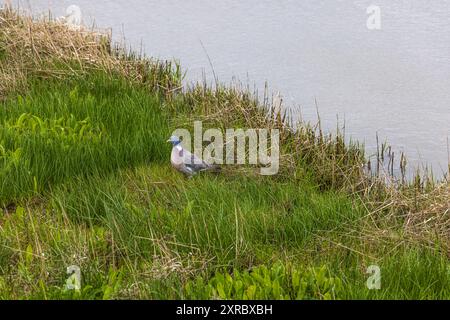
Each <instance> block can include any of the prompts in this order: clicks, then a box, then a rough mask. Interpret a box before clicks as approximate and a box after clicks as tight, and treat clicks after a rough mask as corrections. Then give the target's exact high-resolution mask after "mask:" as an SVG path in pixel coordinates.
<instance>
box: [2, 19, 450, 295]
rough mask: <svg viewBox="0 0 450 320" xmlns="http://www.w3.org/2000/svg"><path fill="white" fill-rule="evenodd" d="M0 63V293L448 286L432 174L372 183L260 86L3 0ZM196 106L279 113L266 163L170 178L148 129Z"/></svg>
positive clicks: (449, 291)
mask: <svg viewBox="0 0 450 320" xmlns="http://www.w3.org/2000/svg"><path fill="white" fill-rule="evenodd" d="M0 70H1V74H0V79H1V84H0V95H1V99H2V102H1V105H0V207H1V208H2V210H1V211H0V298H3V299H6V298H17V299H30V298H31V299H32V298H46V299H57V298H67V299H71V298H73V299H76V298H85V299H111V298H119V299H120V298H141V299H143V298H146V299H174V298H186V299H196V298H204V299H212V298H225V299H226V298H237V299H241V298H245V299H266V298H283V299H297V298H298V299H356V298H362V299H376V298H381V299H384V298H396V299H432V298H436V299H448V298H450V272H449V267H450V264H449V260H448V258H449V253H450V251H449V236H450V232H449V228H450V218H449V214H450V213H449V192H450V186H449V183H448V181H446V180H444V181H441V182H432V181H430V180H424V179H422V178H420V177H417V178H416V180H415V181H413V182H412V183H406V182H404V183H399V184H390V185H386V184H385V183H383V181H381V179H380V178H379V177H377V176H372V175H370V174H367V173H366V170H364V168H363V167H364V165H365V164H366V159H365V156H364V152H363V150H362V148H361V147H360V146H359V145H358V144H351V145H348V144H345V143H344V140H345V139H344V137H342V135H339V134H338V135H329V134H325V133H324V132H322V131H321V129H320V126H311V125H309V124H305V123H300V124H298V130H295V131H294V130H293V129H292V127H291V126H290V125H288V121H286V119H284V117H283V115H281V114H274V113H273V112H271V111H269V110H271V109H272V108H271V105H270V103H269V102H268V100H269V99H264V100H263V101H258V99H257V98H255V97H254V95H252V94H251V93H249V92H247V91H246V90H244V89H242V88H239V87H229V86H228V87H227V86H220V85H219V86H218V87H215V88H210V87H208V86H206V85H204V84H199V85H196V86H193V87H190V88H186V87H183V86H182V83H181V79H182V76H181V75H182V73H181V71H180V68H179V66H177V65H176V64H174V63H170V62H159V61H153V60H149V59H144V58H140V57H134V56H133V55H130V54H125V53H124V52H123V51H121V50H119V49H116V48H114V47H113V46H112V45H111V43H110V41H109V38H108V37H106V36H102V35H98V34H93V33H91V32H83V31H81V32H80V31H71V30H69V29H67V28H66V27H64V26H62V25H58V24H54V23H51V22H48V21H40V22H37V21H31V20H30V19H28V18H24V17H19V16H17V15H16V14H15V13H13V12H10V11H3V12H1V13H0ZM268 114H269V116H268ZM195 120H202V121H203V125H204V127H205V128H206V127H214V128H221V129H225V128H278V129H280V132H281V166H280V172H279V174H278V175H275V176H260V175H259V174H258V168H255V167H252V166H246V165H244V166H230V167H225V168H224V170H223V172H222V174H220V175H208V174H202V175H198V176H196V177H194V178H193V179H185V178H184V177H183V176H182V175H180V174H179V173H177V172H176V171H174V170H173V169H172V168H171V166H170V163H169V154H170V145H168V144H167V143H166V142H165V141H166V140H167V138H168V136H170V133H171V132H172V130H173V129H175V128H180V127H183V128H191V127H192V125H193V121H195ZM370 265H378V266H379V267H380V270H381V277H382V278H381V279H382V280H381V288H380V289H379V290H369V289H368V288H367V286H366V281H367V279H368V277H369V276H370V274H366V269H367V267H368V266H370ZM70 266H78V267H79V268H80V271H81V276H82V282H81V290H67V289H66V288H65V285H66V281H67V279H68V277H69V275H68V273H67V268H68V267H70Z"/></svg>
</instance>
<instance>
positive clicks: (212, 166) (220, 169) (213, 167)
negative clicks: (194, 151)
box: [207, 164, 222, 173]
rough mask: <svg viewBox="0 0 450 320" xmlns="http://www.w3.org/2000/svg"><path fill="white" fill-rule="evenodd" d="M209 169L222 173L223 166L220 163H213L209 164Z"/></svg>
mask: <svg viewBox="0 0 450 320" xmlns="http://www.w3.org/2000/svg"><path fill="white" fill-rule="evenodd" d="M207 170H208V171H211V172H214V173H220V172H221V171H222V167H221V166H219V165H218V164H212V165H210V166H208V169H207Z"/></svg>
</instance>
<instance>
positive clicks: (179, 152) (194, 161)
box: [167, 136, 220, 178]
mask: <svg viewBox="0 0 450 320" xmlns="http://www.w3.org/2000/svg"><path fill="white" fill-rule="evenodd" d="M167 142H170V143H171V144H172V145H173V148H172V153H171V154H170V163H171V164H172V166H173V167H174V168H175V169H177V170H178V171H180V172H182V173H184V174H185V175H186V176H187V177H189V178H190V177H192V176H193V175H195V174H197V173H198V172H200V171H207V170H211V171H215V172H217V171H220V167H219V166H217V165H213V164H209V163H206V162H205V161H203V160H202V159H200V158H199V157H197V156H196V155H195V154H192V153H190V152H189V151H187V150H186V149H184V148H183V147H182V146H181V141H180V138H178V137H177V136H171V137H170V138H169V140H167Z"/></svg>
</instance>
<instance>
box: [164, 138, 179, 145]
mask: <svg viewBox="0 0 450 320" xmlns="http://www.w3.org/2000/svg"><path fill="white" fill-rule="evenodd" d="M167 142H170V143H171V144H172V145H174V146H176V145H178V144H180V143H181V140H180V138H178V137H177V136H171V137H170V138H169V140H167Z"/></svg>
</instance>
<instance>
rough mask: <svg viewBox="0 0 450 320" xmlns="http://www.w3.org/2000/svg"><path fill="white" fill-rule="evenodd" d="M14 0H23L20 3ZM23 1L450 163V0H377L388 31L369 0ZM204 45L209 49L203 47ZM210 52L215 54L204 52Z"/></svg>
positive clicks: (193, 71) (438, 163) (414, 160)
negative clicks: (71, 12) (371, 25)
mask: <svg viewBox="0 0 450 320" xmlns="http://www.w3.org/2000/svg"><path fill="white" fill-rule="evenodd" d="M13 2H15V3H16V4H17V3H18V2H19V1H13ZM20 4H21V7H22V8H28V9H30V8H31V10H32V11H33V12H34V13H39V12H43V11H45V10H47V9H51V10H52V12H53V13H54V14H55V15H56V16H59V15H63V14H64V13H65V9H66V8H67V7H68V6H69V5H72V4H75V5H78V6H79V7H80V8H81V11H82V14H83V22H84V23H85V24H91V23H92V21H95V22H96V24H97V25H98V26H100V27H111V28H112V29H113V34H114V36H115V37H116V39H120V38H122V37H123V36H125V39H126V41H127V43H129V44H130V45H132V46H133V47H134V48H137V49H139V48H140V47H141V45H142V47H143V48H144V50H145V52H146V54H147V55H151V56H155V57H159V58H163V59H171V58H176V59H178V60H180V61H181V63H182V65H183V66H184V68H187V69H188V79H189V80H199V79H201V77H202V72H203V71H204V72H205V73H206V75H207V77H208V78H209V79H212V72H211V67H210V64H209V61H208V57H207V54H208V55H209V57H210V59H211V62H212V65H213V68H214V71H215V73H216V74H217V76H218V78H219V80H220V81H222V82H228V81H230V80H231V79H232V77H233V76H236V77H237V78H239V79H240V80H242V81H244V82H249V83H250V84H251V85H253V84H255V86H256V87H257V88H260V89H263V88H264V82H265V81H268V82H269V85H270V88H271V90H274V91H278V90H279V91H280V92H281V93H282V95H283V97H284V101H285V103H286V105H288V106H290V107H291V108H292V110H293V113H294V114H295V115H297V116H298V115H299V114H300V112H301V114H302V116H303V118H305V119H307V120H315V119H316V108H315V102H314V101H315V99H316V100H317V104H318V108H319V112H320V114H321V118H322V121H323V124H324V126H325V127H326V128H328V129H329V130H334V129H335V128H336V118H337V115H338V116H339V120H340V121H341V124H342V122H343V121H344V119H345V126H346V133H347V134H348V135H350V136H351V137H352V138H355V139H358V140H361V141H365V143H366V146H367V148H368V149H369V150H370V151H371V150H374V146H375V133H376V132H378V135H379V136H380V140H384V139H388V141H389V142H390V143H391V144H392V145H393V146H395V150H402V151H405V152H406V154H407V156H408V159H409V162H410V165H418V163H424V162H426V163H428V164H431V165H432V166H433V168H434V171H435V172H436V173H438V174H439V173H440V172H441V171H442V170H446V166H447V163H448V147H447V137H449V136H450V126H449V123H450V19H449V17H450V1H442V0H440V1H439V0H436V1H426V0H408V1H390V0H377V1H376V4H377V5H378V6H379V7H380V10H381V11H380V13H381V15H380V17H381V29H380V30H369V29H368V28H367V26H366V21H367V18H368V16H369V15H368V14H367V13H366V9H367V7H368V6H370V5H371V4H372V2H371V1H318V0H308V1H306V0H305V1H299V0H291V1H289V0H278V1H268V0H240V1H238V0H215V1H211V0H178V1H175V0H164V1H151V0H150V1H149V0H115V1H106V0H96V1H88V0H79V1H77V0H70V1H65V0H54V1H49V0H33V1H20ZM202 44H203V45H202ZM205 51H206V52H207V54H206V52H205Z"/></svg>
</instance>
